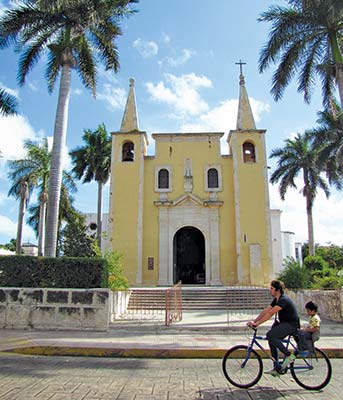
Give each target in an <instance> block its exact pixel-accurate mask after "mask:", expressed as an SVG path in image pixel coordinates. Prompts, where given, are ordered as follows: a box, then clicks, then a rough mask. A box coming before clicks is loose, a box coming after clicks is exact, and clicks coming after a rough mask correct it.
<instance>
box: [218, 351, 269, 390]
mask: <svg viewBox="0 0 343 400" xmlns="http://www.w3.org/2000/svg"><path fill="white" fill-rule="evenodd" d="M222 368H223V373H224V375H225V378H226V379H227V380H228V381H229V382H230V383H232V384H233V385H234V386H237V387H239V388H249V387H251V386H253V385H255V384H256V383H257V382H258V381H259V380H260V379H261V376H262V371H263V364H262V360H261V357H260V355H259V354H258V353H257V352H256V351H255V350H250V351H249V350H248V346H244V345H238V346H234V347H231V349H229V350H228V351H227V352H226V353H225V355H224V357H223V362H222Z"/></svg>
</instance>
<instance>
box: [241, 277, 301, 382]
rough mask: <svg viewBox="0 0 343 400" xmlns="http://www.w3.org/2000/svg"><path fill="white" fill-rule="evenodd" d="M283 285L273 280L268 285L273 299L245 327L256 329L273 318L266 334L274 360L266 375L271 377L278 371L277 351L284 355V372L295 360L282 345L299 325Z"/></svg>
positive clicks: (291, 302)
mask: <svg viewBox="0 0 343 400" xmlns="http://www.w3.org/2000/svg"><path fill="white" fill-rule="evenodd" d="M284 289H285V285H284V284H283V282H281V281H279V280H273V281H272V282H271V284H270V288H269V290H270V294H271V296H272V297H273V298H274V299H273V301H272V302H271V304H270V305H269V306H268V307H266V308H265V309H264V310H262V311H261V312H260V314H259V315H258V316H257V317H256V318H255V319H254V320H253V321H249V322H248V323H247V325H248V326H249V327H252V328H257V327H258V326H259V325H261V324H263V323H264V322H266V321H268V320H270V318H272V317H273V316H274V318H275V321H274V323H273V325H272V327H271V329H270V330H269V331H268V332H267V339H268V343H269V348H270V353H271V356H272V358H273V360H274V366H273V368H272V369H271V370H270V371H266V372H265V373H266V374H270V375H273V376H277V375H278V370H280V367H279V363H278V350H280V351H281V353H283V354H285V356H286V358H285V359H284V361H283V363H282V366H281V369H282V370H284V369H285V368H286V367H287V365H288V364H290V363H291V362H293V361H294V360H295V358H296V357H295V355H294V354H293V353H292V352H291V351H289V350H287V349H286V347H285V346H284V344H283V339H284V338H285V337H287V336H288V335H294V334H295V333H296V331H297V329H298V328H299V327H300V325H299V316H298V312H297V309H296V307H295V304H294V303H293V301H292V300H291V299H290V298H289V297H288V296H287V295H285V293H284Z"/></svg>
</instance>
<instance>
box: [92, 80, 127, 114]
mask: <svg viewBox="0 0 343 400" xmlns="http://www.w3.org/2000/svg"><path fill="white" fill-rule="evenodd" d="M97 98H98V99H100V100H104V101H105V102H107V104H108V106H109V109H110V110H118V109H122V108H123V107H125V103H126V93H125V90H124V89H122V88H118V87H113V86H112V85H111V84H109V83H106V84H104V86H103V91H102V92H101V93H98V94H97Z"/></svg>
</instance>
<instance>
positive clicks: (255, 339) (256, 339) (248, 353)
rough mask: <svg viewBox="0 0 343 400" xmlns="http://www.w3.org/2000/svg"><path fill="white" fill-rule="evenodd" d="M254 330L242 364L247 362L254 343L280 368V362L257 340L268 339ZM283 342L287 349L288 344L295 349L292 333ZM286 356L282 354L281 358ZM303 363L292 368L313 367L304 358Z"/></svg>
mask: <svg viewBox="0 0 343 400" xmlns="http://www.w3.org/2000/svg"><path fill="white" fill-rule="evenodd" d="M252 329H253V330H254V334H253V337H252V339H251V342H250V343H249V345H248V352H247V356H246V357H245V359H244V361H243V363H242V366H243V367H244V366H245V364H246V363H247V361H248V360H249V358H250V354H251V350H252V349H253V348H254V346H255V345H256V346H257V347H258V348H259V349H260V350H261V351H262V352H263V354H265V355H266V356H267V358H269V359H270V360H272V361H273V362H276V364H277V367H279V368H280V369H281V365H282V362H281V363H280V362H279V361H276V360H274V359H273V357H272V356H271V355H270V353H269V352H268V351H267V350H266V349H265V348H264V347H263V346H262V344H261V343H260V342H259V340H268V339H267V338H266V337H265V336H258V335H257V329H256V328H252ZM282 342H283V343H285V345H286V349H288V348H289V347H290V346H291V347H292V348H293V349H294V350H295V349H296V345H295V344H294V342H293V341H292V335H289V336H287V338H286V339H283V340H282ZM285 357H286V356H285V355H283V357H282V360H283V359H284V358H285ZM305 364H306V365H302V366H299V365H297V366H294V367H293V368H294V369H312V368H313V367H312V366H311V365H310V364H309V363H308V362H307V361H306V360H305Z"/></svg>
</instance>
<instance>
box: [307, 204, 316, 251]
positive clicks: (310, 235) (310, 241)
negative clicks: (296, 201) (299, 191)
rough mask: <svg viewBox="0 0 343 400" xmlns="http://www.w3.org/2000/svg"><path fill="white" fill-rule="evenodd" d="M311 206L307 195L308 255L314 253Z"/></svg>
mask: <svg viewBox="0 0 343 400" xmlns="http://www.w3.org/2000/svg"><path fill="white" fill-rule="evenodd" d="M312 207H313V204H312V200H311V199H310V197H309V196H306V212H307V231H308V252H309V255H310V256H314V255H315V249H314V234H313V217H312Z"/></svg>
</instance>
